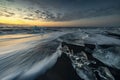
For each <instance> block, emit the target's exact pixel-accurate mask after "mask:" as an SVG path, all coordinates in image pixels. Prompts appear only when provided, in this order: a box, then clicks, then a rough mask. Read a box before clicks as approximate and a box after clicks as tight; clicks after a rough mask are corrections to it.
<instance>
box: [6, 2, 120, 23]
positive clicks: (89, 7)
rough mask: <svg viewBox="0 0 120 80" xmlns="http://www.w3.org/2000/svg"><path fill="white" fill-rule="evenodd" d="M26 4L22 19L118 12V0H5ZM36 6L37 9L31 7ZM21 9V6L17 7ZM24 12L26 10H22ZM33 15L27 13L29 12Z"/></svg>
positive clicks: (81, 17)
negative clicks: (25, 13)
mask: <svg viewBox="0 0 120 80" xmlns="http://www.w3.org/2000/svg"><path fill="white" fill-rule="evenodd" d="M7 1H11V2H14V1H16V2H17V1H18V4H19V2H21V3H23V4H25V3H28V4H26V5H27V6H28V8H27V9H28V11H29V12H30V13H28V14H27V15H26V17H25V18H24V19H28V20H33V19H34V18H35V19H36V18H38V19H43V20H47V21H70V20H78V19H83V18H90V17H99V16H107V15H116V14H117V15H119V14H120V0H7ZM34 6H37V7H38V9H35V8H33V7H34ZM18 10H19V11H22V9H21V8H19V9H18ZM24 12H26V11H24ZM31 13H32V14H34V15H29V14H31Z"/></svg>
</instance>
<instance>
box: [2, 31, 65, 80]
mask: <svg viewBox="0 0 120 80" xmlns="http://www.w3.org/2000/svg"><path fill="white" fill-rule="evenodd" d="M62 34H63V33H59V32H58V33H49V34H44V35H40V34H14V35H1V36H0V79H1V80H13V79H17V80H21V79H22V80H26V79H27V80H28V79H29V78H30V79H31V80H32V79H33V78H34V76H37V74H41V73H42V72H44V71H45V70H46V69H47V68H49V67H50V66H52V65H53V64H54V63H55V62H56V59H57V57H58V56H59V55H60V54H59V51H58V52H57V48H58V47H59V43H58V42H57V41H56V40H55V39H56V38H57V37H58V36H60V35H62ZM48 65H49V66H48ZM43 68H44V69H43ZM30 76H31V77H30ZM30 79H29V80H30Z"/></svg>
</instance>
